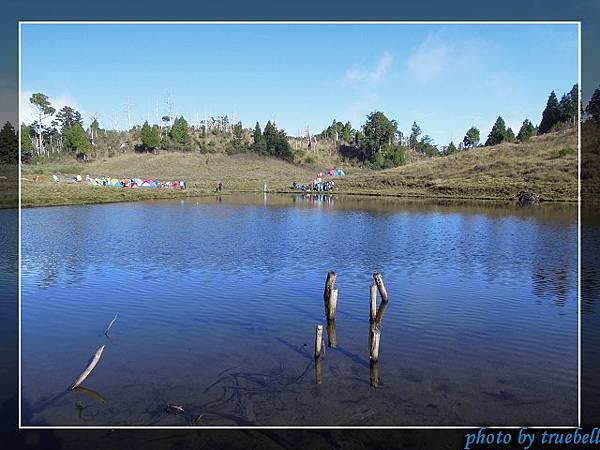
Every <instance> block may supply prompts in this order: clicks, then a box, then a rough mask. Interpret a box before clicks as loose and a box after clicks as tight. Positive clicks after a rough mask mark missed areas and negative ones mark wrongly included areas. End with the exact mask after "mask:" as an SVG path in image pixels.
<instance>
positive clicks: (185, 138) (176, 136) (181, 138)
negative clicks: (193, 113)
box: [170, 116, 191, 146]
mask: <svg viewBox="0 0 600 450" xmlns="http://www.w3.org/2000/svg"><path fill="white" fill-rule="evenodd" d="M170 135H171V139H173V142H174V143H175V144H176V145H178V146H185V145H188V144H189V143H190V141H191V139H190V134H189V126H188V123H187V121H186V120H185V119H184V118H183V116H181V117H179V118H177V119H175V120H174V121H173V126H172V127H171V133H170Z"/></svg>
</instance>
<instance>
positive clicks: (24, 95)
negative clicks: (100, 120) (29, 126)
mask: <svg viewBox="0 0 600 450" xmlns="http://www.w3.org/2000/svg"><path fill="white" fill-rule="evenodd" d="M34 92H43V91H39V90H37V91H32V90H24V91H21V108H20V121H21V122H25V123H32V122H33V121H35V120H36V115H35V109H34V108H33V106H32V105H31V103H29V98H30V97H31V95H32V94H33V93H34ZM48 99H49V100H50V103H51V105H52V107H53V108H55V109H56V112H58V111H59V110H60V109H61V108H62V107H64V106H70V107H71V108H73V109H75V110H77V111H79V112H80V113H81V117H82V118H83V123H84V125H88V124H89V123H90V119H89V116H88V114H87V113H86V112H85V110H83V109H82V108H81V106H79V104H78V103H77V101H76V100H75V99H74V98H73V97H71V95H69V94H66V93H63V94H61V95H57V96H53V95H48ZM51 121H52V118H48V119H46V120H45V122H44V124H45V125H49V124H50V122H51Z"/></svg>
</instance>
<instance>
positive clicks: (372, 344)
mask: <svg viewBox="0 0 600 450" xmlns="http://www.w3.org/2000/svg"><path fill="white" fill-rule="evenodd" d="M373 279H374V280H375V285H371V286H370V287H369V294H370V296H369V306H370V308H369V325H370V326H369V359H370V361H371V362H372V363H377V361H378V360H379V341H380V339H381V321H382V320H383V313H384V312H385V308H386V306H387V302H388V294H387V291H386V290H385V286H384V284H383V277H382V276H381V274H380V273H379V272H375V273H374V274H373ZM376 289H377V290H378V291H379V295H380V296H381V303H380V305H379V308H377V292H376ZM375 369H376V368H375ZM371 375H372V374H371ZM371 384H372V385H373V377H372V376H371Z"/></svg>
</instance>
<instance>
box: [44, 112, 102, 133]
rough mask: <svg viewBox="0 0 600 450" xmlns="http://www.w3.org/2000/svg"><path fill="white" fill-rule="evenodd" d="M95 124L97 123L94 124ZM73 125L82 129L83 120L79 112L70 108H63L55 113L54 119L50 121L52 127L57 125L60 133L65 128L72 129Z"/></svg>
mask: <svg viewBox="0 0 600 450" xmlns="http://www.w3.org/2000/svg"><path fill="white" fill-rule="evenodd" d="M97 123H98V122H96V124H97ZM75 124H78V125H79V126H81V127H83V118H82V117H81V113H80V112H79V111H76V110H74V109H73V108H71V107H70V106H63V107H62V108H61V110H60V111H58V112H57V113H56V116H55V119H54V120H53V121H52V125H55V126H56V125H59V126H60V130H61V131H63V130H64V129H65V128H69V127H72V126H73V125H75Z"/></svg>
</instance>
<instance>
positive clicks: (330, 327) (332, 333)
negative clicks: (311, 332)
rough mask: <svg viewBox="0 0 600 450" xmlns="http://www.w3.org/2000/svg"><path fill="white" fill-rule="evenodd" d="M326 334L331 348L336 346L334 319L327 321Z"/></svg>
mask: <svg viewBox="0 0 600 450" xmlns="http://www.w3.org/2000/svg"><path fill="white" fill-rule="evenodd" d="M327 336H328V337H329V341H328V345H329V347H331V348H335V347H337V335H336V333H335V320H328V321H327Z"/></svg>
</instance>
